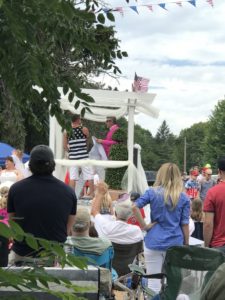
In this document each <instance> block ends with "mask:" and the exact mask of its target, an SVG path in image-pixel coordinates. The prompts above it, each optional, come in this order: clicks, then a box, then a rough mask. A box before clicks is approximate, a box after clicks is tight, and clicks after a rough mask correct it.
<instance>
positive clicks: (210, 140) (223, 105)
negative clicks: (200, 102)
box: [204, 100, 225, 168]
mask: <svg viewBox="0 0 225 300" xmlns="http://www.w3.org/2000/svg"><path fill="white" fill-rule="evenodd" d="M224 128H225V100H220V101H219V102H218V104H217V105H216V106H215V108H214V110H213V112H212V114H211V116H210V118H209V122H208V128H207V135H206V137H205V141H204V143H205V145H206V147H205V149H204V150H205V161H206V162H208V163H211V164H212V165H213V166H214V167H215V168H216V167H217V159H218V158H219V157H220V156H224V155H225V130H224Z"/></svg>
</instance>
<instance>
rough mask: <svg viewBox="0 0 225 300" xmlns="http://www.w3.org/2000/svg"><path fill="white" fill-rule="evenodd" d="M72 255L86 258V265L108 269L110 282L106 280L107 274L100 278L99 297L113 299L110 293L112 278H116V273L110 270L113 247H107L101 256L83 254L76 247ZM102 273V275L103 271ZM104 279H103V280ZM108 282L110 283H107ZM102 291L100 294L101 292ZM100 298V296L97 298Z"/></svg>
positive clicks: (73, 248) (88, 253)
mask: <svg viewBox="0 0 225 300" xmlns="http://www.w3.org/2000/svg"><path fill="white" fill-rule="evenodd" d="M72 254H74V255H75V256H77V257H86V258H87V259H88V261H87V264H88V265H92V266H97V267H101V268H104V269H108V270H109V271H110V280H109V279H108V280H107V274H105V276H101V279H100V283H99V284H100V291H99V295H100V294H101V296H103V297H104V298H103V299H114V295H113V293H112V281H113V280H114V278H117V277H118V276H117V274H116V272H114V271H113V269H112V258H113V255H114V250H113V247H112V246H110V247H108V248H107V249H106V250H105V251H104V252H103V253H102V254H99V255H98V254H93V253H90V252H84V251H81V250H79V249H77V248H76V247H74V246H73V247H72ZM101 270H102V273H103V269H101ZM104 277H105V278H104ZM108 281H110V282H108ZM101 291H102V292H101ZM99 297H100V296H99Z"/></svg>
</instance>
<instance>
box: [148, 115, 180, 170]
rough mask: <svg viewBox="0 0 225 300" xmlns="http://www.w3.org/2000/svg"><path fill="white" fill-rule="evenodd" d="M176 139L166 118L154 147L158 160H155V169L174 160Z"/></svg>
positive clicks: (156, 137)
mask: <svg viewBox="0 0 225 300" xmlns="http://www.w3.org/2000/svg"><path fill="white" fill-rule="evenodd" d="M175 140H176V138H175V136H174V135H173V134H172V133H171V132H170V129H169V126H168V125H167V123H166V121H165V120H164V121H163V122H162V124H161V126H160V127H159V129H158V131H157V133H156V136H155V145H154V148H153V149H154V153H155V155H156V160H155V162H154V167H153V170H157V169H159V167H160V166H161V165H162V164H163V163H166V162H171V161H173V149H174V143H175Z"/></svg>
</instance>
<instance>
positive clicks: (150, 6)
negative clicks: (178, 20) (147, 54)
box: [102, 0, 214, 16]
mask: <svg viewBox="0 0 225 300" xmlns="http://www.w3.org/2000/svg"><path fill="white" fill-rule="evenodd" d="M197 1H201V0H183V1H182V0H180V1H171V2H167V3H158V4H156V3H149V4H140V5H130V6H120V7H114V8H108V7H104V8H103V9H102V11H103V12H104V13H108V12H110V11H113V12H119V13H120V14H121V15H122V16H123V15H124V12H125V10H127V9H131V10H133V11H134V12H135V13H137V14H139V11H138V9H139V8H141V7H145V8H147V9H148V10H150V11H151V12H153V6H159V7H161V8H162V9H164V10H166V11H168V6H169V5H171V4H175V5H178V6H180V7H183V4H184V3H188V4H191V5H192V6H194V7H196V3H197ZM202 1H204V2H207V3H208V4H209V5H210V6H211V7H214V3H213V0H202ZM202 1H201V2H202ZM136 2H137V0H136Z"/></svg>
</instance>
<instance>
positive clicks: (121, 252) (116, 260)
mask: <svg viewBox="0 0 225 300" xmlns="http://www.w3.org/2000/svg"><path fill="white" fill-rule="evenodd" d="M112 245H113V249H114V257H113V260H112V266H113V268H114V269H115V270H116V272H117V274H118V276H119V277H120V276H123V275H126V274H127V273H130V269H129V267H128V265H129V264H132V263H133V261H134V259H135V257H136V256H137V255H138V254H140V253H142V252H143V241H140V242H137V243H133V244H127V245H124V244H117V243H112Z"/></svg>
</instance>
